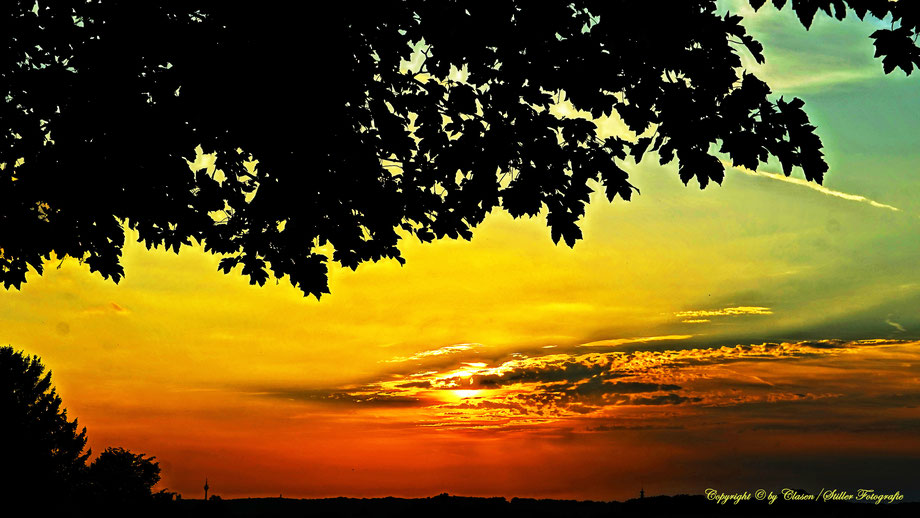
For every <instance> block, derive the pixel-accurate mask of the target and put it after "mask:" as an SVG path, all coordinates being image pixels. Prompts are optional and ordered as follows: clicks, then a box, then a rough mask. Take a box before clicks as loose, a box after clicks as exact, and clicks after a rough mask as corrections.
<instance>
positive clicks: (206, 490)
mask: <svg viewBox="0 0 920 518" xmlns="http://www.w3.org/2000/svg"><path fill="white" fill-rule="evenodd" d="M208 489H210V488H209V487H208V477H204V499H205V501H207V500H208Z"/></svg>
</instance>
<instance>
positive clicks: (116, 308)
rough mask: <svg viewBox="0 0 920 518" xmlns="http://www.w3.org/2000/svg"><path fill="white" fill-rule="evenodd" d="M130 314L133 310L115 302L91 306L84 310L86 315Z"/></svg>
mask: <svg viewBox="0 0 920 518" xmlns="http://www.w3.org/2000/svg"><path fill="white" fill-rule="evenodd" d="M130 313H131V310H129V309H128V308H126V307H124V306H122V305H120V304H117V303H115V302H109V303H107V304H100V305H97V306H89V307H87V308H86V309H84V310H83V314H84V315H112V314H115V315H128V314H130Z"/></svg>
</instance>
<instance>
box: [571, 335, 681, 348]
mask: <svg viewBox="0 0 920 518" xmlns="http://www.w3.org/2000/svg"><path fill="white" fill-rule="evenodd" d="M690 338H693V335H665V336H645V337H639V338H612V339H610V340H598V341H596V342H588V343H586V344H581V345H579V346H578V347H616V346H618V345H626V344H644V343H648V342H660V341H664V340H687V339H690Z"/></svg>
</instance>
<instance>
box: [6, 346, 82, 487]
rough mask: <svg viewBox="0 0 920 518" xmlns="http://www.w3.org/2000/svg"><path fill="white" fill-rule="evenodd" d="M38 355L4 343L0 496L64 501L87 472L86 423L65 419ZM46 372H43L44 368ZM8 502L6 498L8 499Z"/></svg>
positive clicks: (59, 400) (65, 411) (64, 413)
mask: <svg viewBox="0 0 920 518" xmlns="http://www.w3.org/2000/svg"><path fill="white" fill-rule="evenodd" d="M44 370H45V367H44V366H43V365H42V364H41V361H40V360H39V358H38V357H37V356H32V357H31V358H30V357H28V356H26V355H25V354H23V353H22V352H17V351H14V350H13V348H12V347H0V472H2V475H0V479H2V482H3V483H2V486H0V501H3V502H10V501H28V500H34V499H38V498H40V499H42V501H45V502H48V498H51V501H66V500H69V499H71V498H73V497H74V496H75V495H76V491H77V490H78V489H79V488H80V483H81V480H82V476H83V474H84V469H85V467H86V466H85V462H86V458H87V457H88V456H89V454H90V451H89V450H86V451H85V452H84V448H85V446H86V428H83V429H82V430H79V431H78V426H77V420H76V419H74V420H73V421H69V420H68V419H67V410H65V409H63V408H61V398H60V397H59V396H58V395H57V393H56V392H55V389H54V388H53V387H52V386H51V372H50V371H49V372H48V373H44ZM43 373H44V374H43ZM4 505H6V504H4Z"/></svg>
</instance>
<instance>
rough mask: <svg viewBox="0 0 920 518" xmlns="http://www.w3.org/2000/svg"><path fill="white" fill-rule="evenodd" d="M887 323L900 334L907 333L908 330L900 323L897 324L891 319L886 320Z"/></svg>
mask: <svg viewBox="0 0 920 518" xmlns="http://www.w3.org/2000/svg"><path fill="white" fill-rule="evenodd" d="M885 323H886V324H888V325H889V326H891V327H893V328H895V329H896V330H897V331H898V332H899V333H906V332H907V329H904V326H902V325H901V324H899V323H897V322H895V321H893V320H891V319H890V318H886V319H885Z"/></svg>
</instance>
